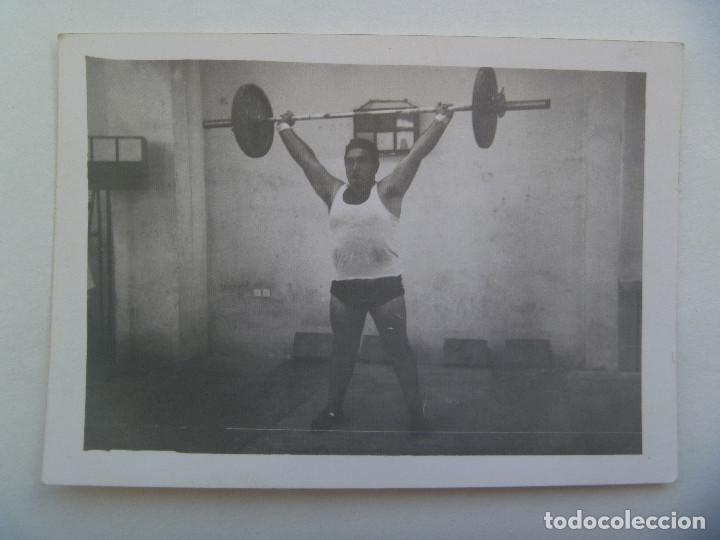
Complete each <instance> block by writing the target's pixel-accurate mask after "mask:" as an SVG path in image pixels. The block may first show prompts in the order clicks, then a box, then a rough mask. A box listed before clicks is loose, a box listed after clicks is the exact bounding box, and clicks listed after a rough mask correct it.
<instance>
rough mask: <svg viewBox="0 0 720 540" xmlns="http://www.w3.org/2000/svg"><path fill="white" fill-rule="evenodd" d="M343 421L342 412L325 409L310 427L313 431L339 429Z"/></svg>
mask: <svg viewBox="0 0 720 540" xmlns="http://www.w3.org/2000/svg"><path fill="white" fill-rule="evenodd" d="M342 421H343V415H342V413H341V412H336V411H331V410H329V409H323V410H322V411H321V412H320V414H319V415H317V418H315V420H313V421H312V422H311V423H310V429H311V430H313V431H327V430H331V429H337V428H338V427H339V426H340V424H341V423H342Z"/></svg>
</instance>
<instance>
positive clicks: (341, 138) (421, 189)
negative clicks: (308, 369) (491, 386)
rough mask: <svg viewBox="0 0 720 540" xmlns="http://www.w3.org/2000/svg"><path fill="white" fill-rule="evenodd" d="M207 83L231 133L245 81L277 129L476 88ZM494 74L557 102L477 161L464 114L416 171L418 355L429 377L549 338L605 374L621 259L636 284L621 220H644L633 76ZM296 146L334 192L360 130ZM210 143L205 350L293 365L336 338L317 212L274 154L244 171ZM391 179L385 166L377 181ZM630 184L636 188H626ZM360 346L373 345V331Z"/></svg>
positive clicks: (288, 75)
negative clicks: (473, 352)
mask: <svg viewBox="0 0 720 540" xmlns="http://www.w3.org/2000/svg"><path fill="white" fill-rule="evenodd" d="M201 69H202V95H203V99H202V103H203V117H204V118H224V117H228V116H229V112H228V111H229V103H231V101H232V96H233V94H234V92H235V90H236V88H237V87H238V86H239V85H240V84H244V83H248V82H253V83H255V84H258V85H260V86H261V87H262V88H263V89H264V90H265V92H266V93H267V95H268V97H269V98H270V101H271V103H272V104H273V106H274V107H275V108H276V110H275V112H276V113H280V112H282V111H284V110H285V109H288V108H289V109H293V110H294V111H295V112H298V113H300V112H324V111H345V110H352V109H353V108H355V107H357V106H359V105H361V104H362V103H364V102H365V101H366V100H367V99H370V98H393V99H397V98H408V99H410V100H411V101H412V102H415V103H417V104H421V105H426V104H432V103H435V102H437V101H439V100H441V99H442V100H445V101H450V102H453V103H457V104H461V103H462V104H465V103H469V102H470V101H471V91H472V83H473V79H474V76H475V70H474V69H465V68H416V67H352V66H328V65H289V64H282V63H242V62H237V63H228V62H209V63H203V64H202V66H201ZM497 75H498V80H499V84H500V86H504V87H505V88H506V94H507V97H508V99H529V98H543V97H549V98H551V99H552V100H553V108H552V110H551V111H537V112H536V111H533V112H513V113H508V115H507V116H506V117H505V118H504V119H502V120H501V121H500V122H499V128H498V133H497V137H496V139H495V142H494V144H493V146H492V148H491V149H489V150H481V149H479V148H478V147H477V146H476V145H475V142H474V140H473V136H472V127H471V124H470V115H469V114H467V113H459V114H457V115H456V117H455V119H454V120H453V123H452V124H451V126H450V127H449V128H448V130H447V132H446V134H445V136H444V138H443V139H442V140H441V141H440V143H439V144H438V146H437V147H436V148H435V150H434V151H433V153H432V154H431V156H429V157H428V158H427V159H426V161H425V162H424V163H423V165H422V166H421V169H420V171H419V173H418V175H417V177H416V179H415V182H414V184H413V186H412V188H411V189H410V191H409V192H408V195H407V196H406V198H405V201H404V207H403V216H402V221H401V223H402V239H403V246H404V247H403V251H402V254H401V256H402V260H403V263H404V266H405V271H404V281H405V285H406V290H407V301H408V317H409V332H410V338H411V340H412V342H413V343H414V345H415V347H416V349H417V351H418V353H419V355H420V356H421V358H423V359H425V360H433V359H436V358H437V357H438V356H439V355H440V351H441V347H442V341H443V339H444V338H445V337H476V338H483V339H489V340H490V345H491V347H493V348H495V349H499V348H501V347H502V343H503V341H504V340H505V339H507V338H517V337H520V338H546V339H550V340H551V341H552V346H553V349H554V351H555V352H556V353H557V354H558V356H559V357H560V359H561V360H564V361H566V362H568V363H571V364H573V365H589V366H591V367H607V368H612V367H615V365H616V363H617V350H618V349H617V347H618V341H617V339H618V338H617V333H618V327H617V325H618V323H617V321H618V298H617V297H618V292H617V291H618V278H619V274H620V253H621V252H622V253H624V254H628V256H627V257H626V258H625V261H626V262H625V264H624V268H628V269H629V270H628V272H631V273H636V270H637V269H638V268H639V253H640V247H639V241H640V238H641V234H638V228H637V219H636V218H633V219H627V216H637V215H640V214H641V204H642V203H641V197H637V196H635V197H628V196H627V194H628V193H633V194H635V195H637V193H638V188H637V186H638V185H639V186H640V193H641V185H642V183H641V181H642V175H641V174H640V175H637V174H628V173H627V171H628V170H629V168H632V167H628V165H629V164H630V165H632V166H633V167H634V170H635V171H636V172H637V164H638V163H642V155H641V154H638V153H637V144H635V145H634V146H628V144H627V142H626V141H625V139H624V137H625V136H626V135H627V134H626V130H625V117H626V101H627V99H626V94H627V93H628V90H627V88H626V86H627V77H626V75H624V74H617V73H585V72H557V71H522V70H498V71H497ZM639 114H642V111H640V113H639ZM430 118H431V117H429V116H425V117H424V118H423V123H422V126H421V128H424V127H425V126H426V125H427V123H428V122H429V120H430ZM296 129H297V131H298V133H299V134H300V135H301V136H302V137H303V138H304V139H305V140H306V141H307V142H308V143H309V144H310V145H311V146H312V147H313V149H314V150H315V152H316V154H317V155H318V158H319V159H320V161H321V162H323V163H324V164H325V165H326V167H327V168H328V169H329V170H330V171H331V172H332V173H333V174H335V175H337V176H338V177H339V178H341V179H343V180H344V179H345V176H344V168H343V163H342V153H343V148H344V144H345V143H346V142H347V140H348V139H349V137H350V136H351V134H352V120H350V119H347V120H336V121H331V122H307V123H302V124H299V125H298V126H297V128H296ZM630 135H631V136H632V137H634V138H635V139H637V137H638V135H639V134H638V132H637V130H635V131H633V132H631V133H630ZM205 143H206V144H205V163H206V172H207V176H206V181H207V197H208V209H209V210H208V262H209V306H210V311H209V317H210V338H211V344H212V346H213V347H214V349H215V350H216V351H235V350H257V351H258V352H261V353H263V354H271V355H283V354H287V353H288V350H289V346H290V343H291V342H292V336H293V334H294V333H295V332H296V331H300V330H315V331H318V330H319V331H323V330H324V331H329V328H328V315H327V304H328V300H329V292H328V288H329V282H330V280H331V279H332V267H331V264H330V258H329V252H328V228H327V210H326V209H325V208H324V205H323V203H322V202H321V201H320V199H319V198H317V196H316V195H315V194H314V192H313V191H312V190H311V189H310V187H309V185H308V184H307V181H306V180H305V179H304V177H303V176H302V173H301V171H300V169H299V168H298V167H297V165H295V164H294V162H293V161H292V160H291V158H290V157H289V155H288V154H287V152H286V151H285V149H284V147H283V145H282V143H281V142H280V140H279V138H277V137H276V140H275V143H274V145H273V147H272V149H271V150H270V152H269V153H268V155H267V156H265V157H264V158H262V159H251V158H249V157H247V156H245V155H244V154H242V153H241V152H240V151H239V149H238V148H237V146H236V144H235V142H234V139H233V137H232V134H231V133H230V131H229V130H227V129H215V130H208V131H207V132H206V138H205ZM396 163H397V158H384V159H383V160H382V164H381V169H380V173H379V175H380V176H382V175H383V174H386V173H387V172H389V171H390V170H391V169H392V167H393V166H394V165H395V164H396ZM624 171H626V172H625V173H624ZM629 179H632V181H633V182H634V184H633V186H635V187H633V188H629V189H626V188H623V182H626V183H627V181H628V180H629ZM638 181H639V182H640V183H639V184H638ZM623 193H625V194H626V196H625V197H624V198H623ZM623 216H625V219H624V218H623ZM621 224H622V226H623V227H624V228H623V229H622V230H621ZM626 230H631V231H632V233H630V234H627V237H626V240H627V241H626V240H623V238H625V236H624V235H625V234H626ZM640 230H641V229H640ZM624 242H625V243H624ZM627 242H629V243H630V244H632V245H628V243H627ZM630 269H635V270H630ZM255 289H268V290H269V291H270V297H260V298H258V297H255V296H254V295H253V291H254V290H255ZM366 331H369V332H371V333H372V332H374V328H373V327H372V325H371V323H369V327H368V328H366Z"/></svg>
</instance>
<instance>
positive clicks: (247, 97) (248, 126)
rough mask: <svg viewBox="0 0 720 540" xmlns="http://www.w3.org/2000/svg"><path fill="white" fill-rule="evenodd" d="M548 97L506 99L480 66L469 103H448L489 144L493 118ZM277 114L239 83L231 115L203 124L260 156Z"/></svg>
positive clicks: (546, 103)
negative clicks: (227, 132) (228, 131)
mask: <svg viewBox="0 0 720 540" xmlns="http://www.w3.org/2000/svg"><path fill="white" fill-rule="evenodd" d="M549 108H550V100H549V99H531V100H523V101H507V100H506V99H505V92H504V89H503V90H500V91H499V92H498V87H497V79H496V78H495V70H494V69H493V68H488V67H486V68H480V69H478V71H477V74H476V76H475V82H474V85H473V95H472V104H470V105H458V106H451V107H449V109H448V110H450V111H452V112H463V111H471V112H472V125H473V133H474V135H475V142H476V143H477V145H478V146H479V147H480V148H489V147H490V145H491V144H492V142H493V140H494V138H495V131H496V129H497V119H498V118H502V117H503V116H504V115H505V113H506V112H507V111H530V110H541V109H549ZM435 110H436V107H411V108H400V109H376V110H367V111H352V112H340V113H319V114H306V115H299V116H293V119H294V120H295V121H304V120H334V119H338V118H353V117H355V116H361V115H363V116H368V115H388V114H396V115H408V114H416V113H432V112H435ZM280 119H281V118H280V117H276V116H273V112H272V106H271V105H270V100H268V98H267V96H266V95H265V92H263V90H262V88H260V87H259V86H257V85H255V84H245V85H242V86H241V87H240V88H238V90H237V91H236V92H235V96H234V98H233V103H232V109H231V118H230V119H221V120H205V121H204V122H203V127H204V128H207V129H210V128H226V127H229V128H232V131H233V134H234V135H235V140H236V141H237V143H238V145H239V146H240V149H241V150H242V151H243V152H244V153H245V154H247V155H248V156H250V157H262V156H264V155H265V154H267V153H268V151H269V150H270V147H271V146H272V141H273V135H274V129H273V123H274V122H278V121H279V120H280Z"/></svg>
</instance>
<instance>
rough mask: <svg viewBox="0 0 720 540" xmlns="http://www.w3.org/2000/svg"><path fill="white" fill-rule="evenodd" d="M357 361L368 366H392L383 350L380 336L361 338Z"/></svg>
mask: <svg viewBox="0 0 720 540" xmlns="http://www.w3.org/2000/svg"><path fill="white" fill-rule="evenodd" d="M359 359H360V361H361V362H367V363H368V364H388V365H390V364H392V360H391V359H390V357H389V356H388V355H387V353H386V352H385V349H384V348H383V345H382V341H381V340H380V336H363V338H362V342H361V343H360V354H359Z"/></svg>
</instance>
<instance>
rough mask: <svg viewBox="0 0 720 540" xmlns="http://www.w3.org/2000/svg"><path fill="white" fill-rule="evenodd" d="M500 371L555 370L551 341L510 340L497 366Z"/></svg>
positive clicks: (506, 342) (506, 343) (507, 341)
mask: <svg viewBox="0 0 720 540" xmlns="http://www.w3.org/2000/svg"><path fill="white" fill-rule="evenodd" d="M495 367H498V368H500V369H545V370H550V369H553V368H555V362H554V359H553V354H552V349H551V347H550V340H548V339H508V340H506V341H505V349H504V350H503V352H502V354H501V355H500V361H499V362H497V363H496V366H495Z"/></svg>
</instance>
